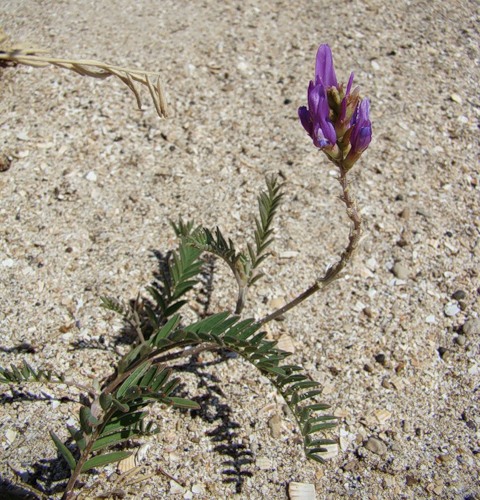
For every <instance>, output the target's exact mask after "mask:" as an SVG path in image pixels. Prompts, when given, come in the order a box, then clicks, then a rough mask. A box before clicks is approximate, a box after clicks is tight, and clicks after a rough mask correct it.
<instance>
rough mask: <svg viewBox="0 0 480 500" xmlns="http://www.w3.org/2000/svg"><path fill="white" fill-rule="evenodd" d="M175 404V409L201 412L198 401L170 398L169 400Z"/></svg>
mask: <svg viewBox="0 0 480 500" xmlns="http://www.w3.org/2000/svg"><path fill="white" fill-rule="evenodd" d="M168 399H169V400H170V401H171V403H172V404H173V407H174V408H186V409H187V410H199V409H200V405H199V404H198V403H197V402H196V401H192V400H191V399H185V398H177V397H174V396H169V398H168Z"/></svg>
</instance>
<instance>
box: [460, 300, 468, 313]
mask: <svg viewBox="0 0 480 500" xmlns="http://www.w3.org/2000/svg"><path fill="white" fill-rule="evenodd" d="M458 306H459V307H460V309H461V310H462V311H466V309H467V307H468V302H467V301H466V300H459V301H458Z"/></svg>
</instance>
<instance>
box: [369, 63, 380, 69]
mask: <svg viewBox="0 0 480 500" xmlns="http://www.w3.org/2000/svg"><path fill="white" fill-rule="evenodd" d="M371 64H372V69H373V70H374V71H378V70H379V69H380V64H378V63H377V61H372V63H371Z"/></svg>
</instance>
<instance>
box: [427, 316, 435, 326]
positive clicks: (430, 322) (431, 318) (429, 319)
mask: <svg viewBox="0 0 480 500" xmlns="http://www.w3.org/2000/svg"><path fill="white" fill-rule="evenodd" d="M436 321H437V320H436V318H435V316H434V315H433V314H429V315H428V316H427V317H426V318H425V323H428V324H429V325H433V324H434V323H435V322H436Z"/></svg>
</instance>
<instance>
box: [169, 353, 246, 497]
mask: <svg viewBox="0 0 480 500" xmlns="http://www.w3.org/2000/svg"><path fill="white" fill-rule="evenodd" d="M219 354H220V357H219V358H218V359H216V360H214V361H210V362H205V363H201V362H199V361H198V359H196V358H192V359H191V361H189V362H187V363H185V364H183V365H178V366H174V367H173V368H174V370H175V371H178V372H187V373H192V374H194V375H195V376H196V377H197V378H198V388H199V389H203V390H204V393H203V394H202V395H200V396H196V397H193V398H191V399H192V400H193V401H196V402H197V403H198V404H199V405H200V409H199V410H192V411H191V412H190V414H191V416H192V418H201V419H202V420H203V421H204V422H207V423H208V424H216V427H215V428H214V429H212V430H210V431H208V432H207V433H206V435H207V436H209V437H210V438H211V440H212V442H214V443H216V445H215V447H214V448H213V450H214V451H215V452H217V453H219V454H220V455H223V456H225V457H226V460H225V461H224V462H223V465H224V466H225V469H223V470H222V474H223V475H224V476H225V478H224V479H223V482H224V483H230V484H234V485H235V493H237V494H238V493H241V492H242V487H243V484H244V482H245V478H247V477H252V476H253V473H252V472H251V470H249V466H250V465H252V464H253V463H254V455H253V452H252V451H251V450H249V449H247V447H246V446H245V445H244V444H243V443H242V442H241V437H240V435H239V433H238V432H237V429H239V428H240V424H239V423H238V422H236V421H235V420H234V419H233V418H232V409H231V407H230V406H229V405H228V404H226V403H224V402H222V400H223V399H225V398H226V396H225V394H224V393H223V391H222V389H221V387H220V386H219V383H220V382H221V380H220V379H219V378H218V377H217V376H216V375H214V374H212V373H209V372H208V371H205V370H203V368H206V367H208V366H212V365H215V364H219V363H223V362H224V361H225V360H226V359H227V358H228V357H232V353H230V352H229V351H222V352H220V353H219Z"/></svg>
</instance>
